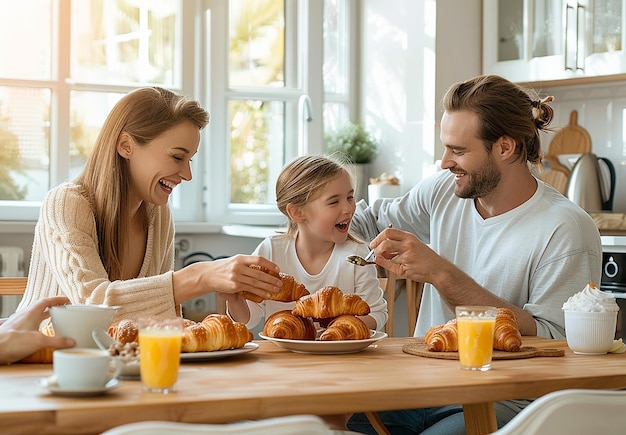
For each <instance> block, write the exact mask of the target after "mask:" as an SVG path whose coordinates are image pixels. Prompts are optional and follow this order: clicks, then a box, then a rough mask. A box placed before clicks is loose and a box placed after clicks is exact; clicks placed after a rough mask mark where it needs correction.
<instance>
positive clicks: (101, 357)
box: [52, 347, 122, 390]
mask: <svg viewBox="0 0 626 435" xmlns="http://www.w3.org/2000/svg"><path fill="white" fill-rule="evenodd" d="M52 360H53V369H54V376H55V378H56V381H57V384H58V385H59V387H61V388H65V389H72V390H74V389H77V390H87V389H96V388H104V387H105V385H106V384H107V383H108V382H110V381H111V380H112V379H116V378H117V377H118V375H119V374H120V371H121V370H122V364H121V361H120V360H119V359H118V358H114V357H112V356H111V355H110V354H109V352H108V351H106V350H100V349H91V348H77V347H73V348H70V349H59V350H55V351H54V353H53V354H52Z"/></svg>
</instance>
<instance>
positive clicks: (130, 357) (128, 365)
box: [92, 329, 139, 379]
mask: <svg viewBox="0 0 626 435" xmlns="http://www.w3.org/2000/svg"><path fill="white" fill-rule="evenodd" d="M92 336H93V340H94V341H95V342H96V344H97V345H98V347H99V348H100V349H103V350H106V351H108V352H109V354H110V355H111V356H113V357H115V358H119V359H120V361H122V370H121V372H120V375H119V377H120V378H121V379H139V344H138V343H137V342H131V343H126V344H122V343H120V342H118V341H115V340H114V339H113V338H112V337H111V336H110V335H109V334H108V333H107V332H105V331H104V330H102V329H94V330H93V331H92Z"/></svg>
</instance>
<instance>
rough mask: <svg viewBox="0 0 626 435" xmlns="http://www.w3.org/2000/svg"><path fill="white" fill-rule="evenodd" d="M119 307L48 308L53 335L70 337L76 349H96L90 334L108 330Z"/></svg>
mask: <svg viewBox="0 0 626 435" xmlns="http://www.w3.org/2000/svg"><path fill="white" fill-rule="evenodd" d="M118 308H119V307H107V306H104V305H55V306H53V307H50V308H49V310H48V311H49V312H50V318H51V320H52V326H53V327H54V334H55V335H60V336H63V337H70V338H73V339H74V341H76V347H90V348H94V349H97V348H98V345H97V344H96V342H95V341H93V337H92V336H91V333H92V331H93V330H94V329H104V330H105V331H106V330H108V329H109V326H110V325H111V321H112V320H113V316H115V313H116V312H117V310H118Z"/></svg>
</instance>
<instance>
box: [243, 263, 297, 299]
mask: <svg viewBox="0 0 626 435" xmlns="http://www.w3.org/2000/svg"><path fill="white" fill-rule="evenodd" d="M250 267H251V268H252V269H256V270H260V271H262V272H265V273H269V274H270V275H272V276H274V277H276V278H280V279H281V280H282V282H283V285H282V287H281V288H280V291H278V293H271V294H270V296H269V297H268V298H266V300H271V301H280V302H292V301H297V300H298V299H300V298H301V297H302V296H304V295H308V294H309V291H308V290H307V289H306V287H305V286H304V284H302V283H300V282H298V281H296V279H295V278H294V277H293V276H291V275H288V274H286V273H283V272H280V273H276V272H274V271H270V270H269V269H268V268H266V267H263V266H259V265H257V264H253V265H251V266H250ZM241 295H242V296H243V297H244V298H246V299H249V300H251V301H253V302H257V303H259V302H262V301H263V300H264V299H263V298H262V297H261V296H258V295H255V294H254V293H250V292H246V291H244V292H241Z"/></svg>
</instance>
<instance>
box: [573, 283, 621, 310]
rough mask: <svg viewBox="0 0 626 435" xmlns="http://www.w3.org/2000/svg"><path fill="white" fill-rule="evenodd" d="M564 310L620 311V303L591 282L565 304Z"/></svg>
mask: <svg viewBox="0 0 626 435" xmlns="http://www.w3.org/2000/svg"><path fill="white" fill-rule="evenodd" d="M563 310H565V311H584V312H588V313H592V312H600V313H604V312H606V311H619V305H617V302H616V301H615V298H613V297H612V296H610V295H608V294H606V293H604V292H603V291H601V290H600V289H599V288H597V287H596V286H595V285H594V284H592V283H589V284H587V286H586V287H585V288H584V289H582V290H581V291H579V292H578V293H576V294H575V295H573V296H571V297H570V298H569V299H568V300H567V302H565V303H564V304H563Z"/></svg>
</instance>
